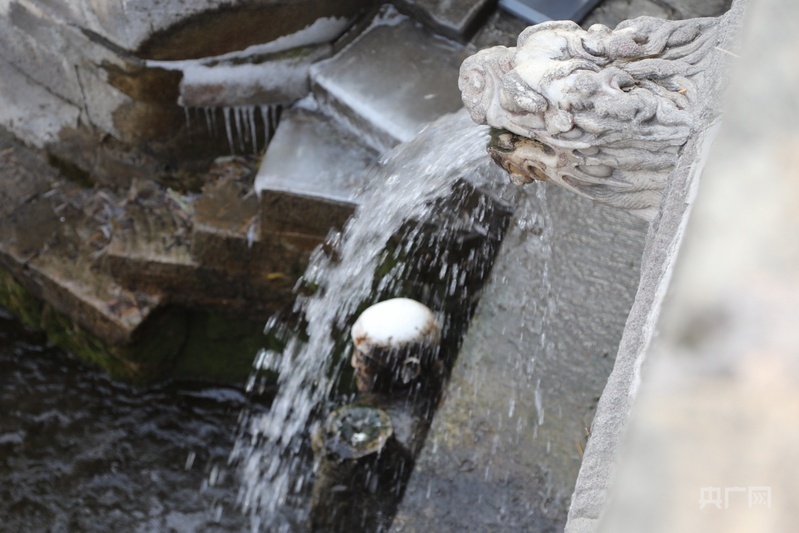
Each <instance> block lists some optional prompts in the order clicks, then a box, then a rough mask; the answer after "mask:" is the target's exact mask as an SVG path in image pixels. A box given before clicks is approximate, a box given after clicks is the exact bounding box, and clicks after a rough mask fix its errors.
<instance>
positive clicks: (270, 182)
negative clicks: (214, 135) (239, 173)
mask: <svg viewBox="0 0 799 533" xmlns="http://www.w3.org/2000/svg"><path fill="white" fill-rule="evenodd" d="M375 159H376V154H375V152H374V151H372V150H371V149H370V148H367V147H365V146H363V145H362V144H360V143H359V142H358V141H357V140H355V138H353V137H352V135H350V134H348V133H346V132H343V131H341V130H340V129H338V128H337V127H335V126H334V125H333V124H332V122H331V120H330V119H329V118H327V117H325V116H323V115H320V114H318V113H316V112H313V111H309V110H305V109H294V110H291V111H288V112H286V113H284V114H283V116H282V118H281V121H280V126H279V127H278V129H277V132H276V133H275V137H274V138H273V139H272V142H271V143H270V144H269V148H268V150H267V152H266V155H265V156H264V160H263V162H262V164H261V167H260V168H259V170H258V175H257V176H256V178H255V190H256V191H257V192H258V194H259V196H260V197H261V200H260V201H261V217H262V219H261V220H262V225H261V231H262V232H263V233H264V235H265V237H264V238H266V235H267V234H269V233H281V232H293V233H298V232H299V233H303V232H304V233H307V234H309V235H316V236H317V237H324V236H325V235H326V234H327V232H328V231H329V230H330V228H332V227H338V228H341V227H343V225H344V223H345V222H346V220H347V219H348V218H349V217H350V215H351V214H352V213H353V211H354V210H355V206H356V205H357V199H356V196H357V194H358V192H359V190H361V188H363V187H364V186H365V185H366V183H367V181H366V180H367V174H366V170H367V168H368V167H369V166H370V165H371V164H372V163H374V161H375Z"/></svg>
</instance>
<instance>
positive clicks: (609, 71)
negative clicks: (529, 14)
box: [458, 17, 719, 220]
mask: <svg viewBox="0 0 799 533" xmlns="http://www.w3.org/2000/svg"><path fill="white" fill-rule="evenodd" d="M717 29H718V19H711V18H704V19H691V20H686V21H665V20H660V19H655V18H646V17H640V18H637V19H633V20H629V21H625V22H623V23H621V24H619V26H617V28H616V29H615V30H610V29H609V28H607V27H604V26H599V25H596V26H592V27H591V28H590V29H589V30H588V31H585V30H583V29H581V28H580V27H579V26H578V25H577V24H576V23H574V22H570V21H553V22H545V23H543V24H538V25H536V26H531V27H530V28H528V29H526V30H524V31H523V32H522V33H521V34H520V35H519V40H518V45H517V46H516V47H514V48H506V47H503V46H499V47H495V48H490V49H487V50H482V51H480V52H478V53H477V54H475V55H474V56H472V57H470V58H468V59H467V60H466V61H464V63H463V65H462V67H461V75H460V79H459V81H458V85H459V87H460V88H461V90H462V91H463V102H464V104H465V105H466V107H467V109H469V112H470V114H471V116H472V118H473V119H474V120H475V122H477V123H480V124H488V125H490V126H492V127H494V128H499V129H501V130H506V131H507V132H509V133H502V132H498V133H496V134H495V135H494V137H493V139H492V144H491V154H492V157H493V159H494V160H495V161H496V162H497V163H499V164H501V165H502V166H503V167H504V168H505V169H506V170H507V171H508V173H509V174H510V177H511V180H513V181H514V182H515V183H525V182H529V181H532V180H544V181H551V182H553V183H556V184H558V185H560V186H561V187H564V188H567V189H569V190H572V191H573V192H575V193H577V194H580V195H582V196H586V197H588V198H592V199H594V200H596V201H598V202H602V203H605V204H608V205H612V206H614V207H619V208H622V209H627V210H629V211H630V212H632V213H635V214H636V215H638V216H641V217H642V218H644V219H646V220H652V219H653V218H654V216H655V215H656V214H657V211H658V207H659V205H660V201H661V197H662V194H663V190H664V188H665V187H666V181H667V179H668V176H669V174H670V172H671V171H672V170H673V169H674V167H675V165H676V162H677V159H678V155H679V151H680V147H681V146H682V145H684V144H685V142H686V141H687V139H688V137H689V135H690V134H691V133H692V132H693V128H694V124H695V120H696V118H697V117H698V116H699V115H706V114H707V113H708V111H709V108H708V107H707V106H704V105H703V102H702V100H703V98H704V96H705V88H706V86H707V85H708V84H712V83H713V82H712V81H706V80H705V77H704V75H703V72H704V70H705V69H706V68H707V65H708V64H709V63H710V62H711V61H713V60H714V57H715V56H716V55H718V54H719V52H718V51H717V50H716V49H715V48H714V45H715V43H716V34H717Z"/></svg>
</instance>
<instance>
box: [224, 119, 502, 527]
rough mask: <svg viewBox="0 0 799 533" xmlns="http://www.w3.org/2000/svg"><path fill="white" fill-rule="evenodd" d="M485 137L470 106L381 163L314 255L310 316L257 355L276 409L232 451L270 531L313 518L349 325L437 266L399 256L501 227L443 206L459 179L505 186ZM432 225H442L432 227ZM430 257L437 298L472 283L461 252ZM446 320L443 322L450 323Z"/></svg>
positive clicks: (246, 491) (248, 504) (301, 301)
mask: <svg viewBox="0 0 799 533" xmlns="http://www.w3.org/2000/svg"><path fill="white" fill-rule="evenodd" d="M487 140H488V132H487V129H486V128H485V127H479V126H476V125H474V124H473V123H472V122H471V120H470V119H469V118H468V116H467V115H466V114H465V113H464V112H461V113H457V114H455V115H451V116H448V117H445V118H443V119H441V120H439V121H437V122H436V123H434V124H433V125H431V126H430V127H428V128H427V129H426V130H425V131H424V132H423V133H422V134H420V135H419V136H417V137H416V138H415V139H414V140H413V141H411V142H409V143H407V144H405V145H403V146H401V147H400V148H399V149H398V150H397V151H395V152H394V153H392V154H390V155H389V156H388V157H387V158H386V159H385V160H384V161H383V162H382V163H381V165H380V166H379V168H377V169H376V170H375V172H374V174H373V176H372V177H371V179H370V180H369V183H370V184H371V185H370V190H369V191H368V192H367V193H365V194H366V197H365V198H364V201H363V203H362V207H361V208H360V209H359V210H358V212H357V213H356V215H355V217H354V218H353V219H351V220H350V222H349V223H348V224H347V226H346V228H345V230H344V231H343V233H342V234H340V235H335V236H333V237H332V240H333V241H334V243H333V245H332V247H333V248H334V250H333V251H332V252H330V251H328V252H327V253H326V252H325V251H324V250H322V249H320V250H317V252H316V253H315V255H314V256H313V257H312V259H311V262H310V266H309V267H308V270H307V272H306V274H305V276H304V278H303V279H302V280H301V282H300V283H301V285H303V286H304V287H306V288H307V287H311V288H312V289H313V290H312V293H311V294H309V295H305V296H302V295H301V296H299V297H298V299H297V301H296V304H295V309H294V313H295V315H296V316H299V317H301V318H300V322H302V328H301V330H302V331H301V332H300V333H297V332H294V333H286V332H283V334H284V335H286V336H287V337H288V338H287V340H286V346H285V349H284V350H283V351H282V353H279V354H276V353H262V354H259V356H258V357H257V358H256V367H257V368H256V374H255V375H253V377H252V378H251V381H250V386H251V387H254V386H255V384H256V383H257V381H258V379H260V378H259V373H263V372H265V371H275V372H278V373H279V375H280V378H279V381H278V385H279V389H278V393H277V396H276V398H275V400H274V402H273V404H272V408H271V409H270V410H269V411H268V412H266V413H257V414H254V413H245V414H244V416H243V420H242V426H241V434H240V435H239V437H238V439H237V442H236V445H235V448H234V450H233V453H232V454H231V461H232V462H233V463H235V464H236V465H238V469H239V471H240V472H241V475H242V489H241V494H240V501H241V504H242V505H243V507H244V509H245V510H246V511H248V512H249V513H250V517H251V528H252V530H253V531H259V530H262V529H263V528H265V527H268V528H269V529H270V530H286V531H288V530H294V529H296V528H297V527H299V524H301V523H303V521H304V520H305V517H306V512H307V509H306V508H305V505H304V504H303V501H304V499H306V498H307V494H308V490H309V488H310V486H309V485H310V484H311V483H312V481H313V471H312V462H311V460H310V457H309V455H310V453H309V449H308V443H309V434H310V433H312V432H313V431H314V429H315V428H316V427H318V425H319V421H320V418H321V416H322V415H323V414H324V412H325V411H326V410H328V408H329V406H330V402H331V401H332V400H331V398H333V397H334V396H335V394H334V393H335V392H336V390H338V388H340V386H341V383H340V381H341V380H340V379H339V378H340V376H341V370H342V369H343V368H345V367H346V363H347V362H348V360H349V357H347V355H346V353H347V351H346V350H347V344H348V334H349V331H348V326H349V324H351V323H352V321H353V320H354V319H355V318H357V315H358V313H359V311H360V310H362V309H363V308H364V306H365V305H366V304H369V303H374V300H375V298H376V297H379V296H382V297H384V298H385V297H394V296H400V295H406V294H398V292H401V291H402V286H403V280H407V279H408V277H409V276H412V272H411V271H413V270H414V269H415V268H417V267H420V266H421V267H423V268H424V267H425V266H426V267H427V268H428V269H429V264H428V265H414V264H409V263H408V262H405V261H399V260H397V258H399V257H404V256H407V255H413V254H414V253H416V251H417V250H418V249H419V248H424V247H426V246H429V241H430V240H431V239H432V240H433V241H437V242H446V241H449V240H452V239H453V238H454V237H455V234H456V233H457V232H458V231H463V230H464V229H468V231H471V232H476V233H478V234H479V233H481V232H482V233H483V234H484V236H486V235H488V233H489V232H490V231H492V229H491V228H490V227H489V222H488V221H484V220H483V221H481V220H480V217H481V216H485V215H486V213H487V211H488V210H487V209H485V208H484V209H482V210H480V209H477V211H476V212H477V213H478V214H477V215H475V214H474V213H475V211H474V210H473V211H472V212H470V213H469V214H467V213H466V207H465V206H464V205H459V204H458V202H457V201H456V202H455V203H454V205H447V202H442V199H446V198H448V197H452V195H453V185H454V184H455V183H456V182H457V181H458V180H459V179H463V180H466V181H468V182H469V183H470V184H471V186H475V185H480V184H481V182H483V183H493V184H496V183H501V181H502V180H501V179H498V176H497V172H498V169H497V168H496V167H495V166H494V165H493V164H492V163H491V161H490V160H489V159H488V157H487V155H486V151H485V146H486V142H487ZM494 188H496V186H494ZM467 196H468V195H467ZM465 197H466V196H463V198H465ZM442 210H449V214H448V215H447V216H445V218H446V220H447V221H448V222H441V221H440V220H438V219H436V218H435V217H436V216H438V217H440V216H441V212H442ZM480 213H482V215H481V214H480ZM409 220H414V221H419V222H420V223H419V224H416V225H415V227H412V228H411V229H410V230H409V231H406V232H404V234H403V235H402V237H401V238H400V241H401V244H400V245H399V246H395V247H394V249H393V252H391V253H390V254H388V257H387V253H386V250H387V247H389V248H390V242H391V240H392V239H393V238H394V239H396V236H397V234H398V233H403V232H401V231H400V230H401V228H403V227H404V225H405V226H407V223H408V221H409ZM430 220H434V221H433V222H428V221H430ZM412 226H413V225H412ZM430 226H435V227H434V228H432V230H431V227H430ZM447 253H448V251H447V250H446V249H441V248H439V249H438V250H437V251H436V250H435V249H433V250H432V254H433V255H436V254H438V255H446V254H447ZM467 253H468V251H467ZM472 253H474V251H472ZM420 261H421V262H425V261H427V262H428V263H430V262H436V264H437V265H439V266H438V268H437V270H438V271H437V274H438V278H439V279H438V282H439V285H440V286H442V287H443V297H442V298H439V300H446V298H448V297H450V296H453V295H456V296H457V295H458V294H459V292H460V291H463V290H465V289H464V284H465V282H466V278H468V277H469V273H468V272H466V270H465V269H462V268H461V269H459V267H458V266H457V262H456V261H455V260H454V259H453V260H452V261H450V260H449V259H448V258H446V257H444V258H443V260H442V258H441V257H424V256H423V255H422V258H421V259H420ZM474 262H475V263H477V262H478V261H477V259H475V261H474ZM489 267H490V265H487V266H486V265H482V266H481V267H480V268H482V269H483V270H485V269H487V268H489ZM378 272H380V275H379V276H376V273H378ZM481 274H485V272H481ZM433 292H435V289H433ZM418 297H419V296H418V295H417V298H418ZM421 297H422V298H424V295H421ZM428 297H429V298H431V302H425V303H428V305H430V306H431V307H432V308H433V309H434V311H437V312H438V313H439V314H440V315H441V317H442V319H443V320H444V321H445V322H447V321H448V320H449V321H451V316H450V315H447V313H446V311H444V310H442V309H441V305H439V308H436V302H435V298H434V295H430V294H429V291H428ZM438 303H439V304H441V301H439V302H438ZM448 325H450V324H447V323H445V324H444V328H445V330H446V328H447V327H448ZM269 327H273V328H274V327H278V326H277V325H276V324H271V325H270V326H269ZM444 335H445V336H446V335H447V332H446V331H445V333H444ZM342 351H343V352H344V355H341V354H342ZM335 354H338V356H335ZM339 399H340V398H339Z"/></svg>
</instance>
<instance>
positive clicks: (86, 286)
mask: <svg viewBox="0 0 799 533" xmlns="http://www.w3.org/2000/svg"><path fill="white" fill-rule="evenodd" d="M89 195H91V191H80V190H77V189H75V188H71V187H66V186H64V187H59V188H54V189H51V190H50V191H49V192H47V193H45V194H42V195H40V196H38V197H35V198H33V199H31V200H29V201H28V202H26V203H25V204H23V205H21V206H20V207H19V208H17V209H16V210H15V211H14V212H13V213H11V214H10V215H8V216H6V217H4V218H3V219H2V220H0V253H1V254H2V258H0V261H1V262H2V265H3V267H4V268H5V269H6V270H7V271H9V272H10V273H12V274H13V275H14V276H15V277H16V278H17V279H18V280H19V282H20V283H21V284H22V285H23V286H24V287H25V288H26V289H27V290H29V291H30V292H31V293H32V294H33V295H34V296H36V297H37V298H40V299H42V300H44V301H46V302H47V303H48V304H49V305H51V306H52V307H53V308H54V309H55V310H56V311H58V312H60V313H62V314H64V315H66V316H67V317H69V318H70V319H71V320H72V321H74V322H75V323H76V324H78V325H79V326H81V327H82V328H83V329H85V330H86V331H88V332H90V333H91V334H93V335H95V336H97V337H99V338H101V339H103V340H105V341H106V342H109V343H111V344H114V345H124V344H130V343H131V342H133V340H134V339H135V337H136V336H137V332H138V330H139V328H140V327H141V326H142V324H143V323H144V322H145V321H146V320H147V319H148V317H149V316H150V314H151V313H152V312H153V311H154V310H155V309H156V308H157V307H159V305H160V303H161V296H160V294H159V293H158V292H149V293H148V292H142V291H139V290H128V289H125V288H124V287H122V286H120V285H119V284H118V283H116V282H115V281H114V280H113V279H112V278H111V277H110V276H108V275H107V274H105V273H104V272H103V271H102V270H100V269H99V268H98V265H97V261H96V259H97V257H98V254H97V252H98V247H102V246H103V242H102V241H104V234H103V232H102V228H101V225H102V222H101V221H99V220H97V219H96V218H94V217H92V216H91V215H87V213H86V212H84V210H83V209H82V208H86V209H89V208H90V204H89V201H88V200H89Z"/></svg>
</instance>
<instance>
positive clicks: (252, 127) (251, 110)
mask: <svg viewBox="0 0 799 533" xmlns="http://www.w3.org/2000/svg"><path fill="white" fill-rule="evenodd" d="M247 120H248V121H249V123H250V135H251V136H252V153H253V154H257V153H258V132H257V131H256V129H255V106H254V105H251V106H249V107H248V108H247Z"/></svg>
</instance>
